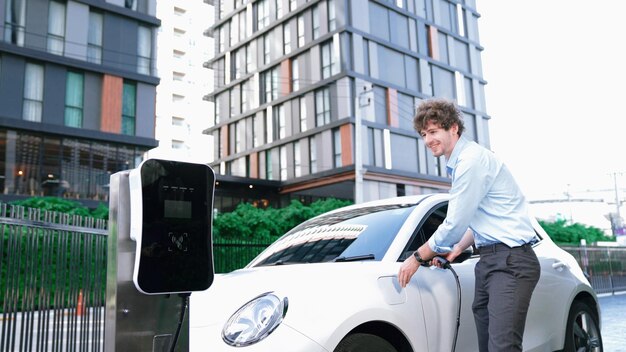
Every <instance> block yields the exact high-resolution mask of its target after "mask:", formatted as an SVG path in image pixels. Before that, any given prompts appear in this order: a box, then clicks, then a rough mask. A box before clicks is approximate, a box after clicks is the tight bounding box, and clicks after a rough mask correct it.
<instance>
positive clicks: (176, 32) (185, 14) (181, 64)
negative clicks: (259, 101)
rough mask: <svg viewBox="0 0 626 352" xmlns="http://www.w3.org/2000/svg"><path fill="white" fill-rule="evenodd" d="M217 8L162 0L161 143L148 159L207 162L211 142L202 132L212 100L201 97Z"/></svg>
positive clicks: (199, 0) (194, 0)
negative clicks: (210, 25) (209, 28)
mask: <svg viewBox="0 0 626 352" xmlns="http://www.w3.org/2000/svg"><path fill="white" fill-rule="evenodd" d="M213 9H214V7H213V6H211V5H210V4H208V3H207V2H205V1H204V0H158V1H157V17H158V18H159V19H160V20H161V21H162V23H161V27H159V30H158V32H157V42H156V43H157V69H158V71H159V76H160V79H161V82H160V84H159V86H158V87H157V104H156V133H155V137H156V139H157V140H158V141H159V146H158V147H157V148H155V149H152V150H150V151H149V152H148V157H150V158H163V159H169V160H183V161H193V162H200V163H208V162H210V161H212V160H213V159H212V158H213V151H212V148H213V143H212V142H211V138H210V136H208V135H206V134H204V133H203V131H204V130H205V129H206V128H207V127H208V126H209V119H207V117H206V115H207V113H208V112H209V111H211V109H212V103H210V102H208V101H206V100H204V99H202V98H203V96H204V95H205V94H206V92H207V91H208V90H210V87H212V80H213V75H212V72H210V70H207V69H206V68H204V67H203V63H204V62H206V61H207V60H208V59H209V58H210V56H211V55H212V54H213V49H212V45H213V38H210V37H207V36H205V35H204V33H203V32H204V31H205V30H206V28H207V23H209V22H210V21H211V19H212V18H213Z"/></svg>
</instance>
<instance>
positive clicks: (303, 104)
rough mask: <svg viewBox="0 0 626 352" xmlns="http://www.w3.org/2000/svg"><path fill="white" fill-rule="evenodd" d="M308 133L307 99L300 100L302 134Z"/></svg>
mask: <svg viewBox="0 0 626 352" xmlns="http://www.w3.org/2000/svg"><path fill="white" fill-rule="evenodd" d="M304 131H306V98H304V97H301V98H300V132H304Z"/></svg>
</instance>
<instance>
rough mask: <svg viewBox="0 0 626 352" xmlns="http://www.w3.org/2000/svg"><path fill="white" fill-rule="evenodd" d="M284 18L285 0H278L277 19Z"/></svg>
mask: <svg viewBox="0 0 626 352" xmlns="http://www.w3.org/2000/svg"><path fill="white" fill-rule="evenodd" d="M281 17H283V0H276V19H279V18H281Z"/></svg>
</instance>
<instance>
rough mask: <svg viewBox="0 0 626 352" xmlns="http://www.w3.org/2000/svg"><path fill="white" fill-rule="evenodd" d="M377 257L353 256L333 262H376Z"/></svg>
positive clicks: (371, 255)
mask: <svg viewBox="0 0 626 352" xmlns="http://www.w3.org/2000/svg"><path fill="white" fill-rule="evenodd" d="M374 259H376V257H375V256H374V255H373V254H371V253H370V254H363V255H352V256H348V257H337V258H335V259H334V260H333V262H358V261H360V260H374Z"/></svg>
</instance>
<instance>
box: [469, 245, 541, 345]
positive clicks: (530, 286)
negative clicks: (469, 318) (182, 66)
mask: <svg viewBox="0 0 626 352" xmlns="http://www.w3.org/2000/svg"><path fill="white" fill-rule="evenodd" d="M479 250H480V260H479V261H478V264H476V268H475V269H474V271H475V274H476V287H475V292H474V293H475V295H474V303H473V305H472V310H473V311H474V320H475V321H476V330H477V332H478V347H479V350H480V351H481V352H503V351H506V352H508V351H522V339H523V337H524V325H525V324H526V314H527V312H528V305H529V303H530V298H531V296H532V293H533V290H534V289H535V286H536V285H537V281H539V275H540V273H541V269H540V266H539V261H538V260H537V256H536V255H535V252H534V251H533V249H532V247H531V246H530V245H524V246H520V247H513V248H509V247H507V246H506V245H504V244H497V245H493V246H488V247H483V248H480V249H479Z"/></svg>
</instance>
